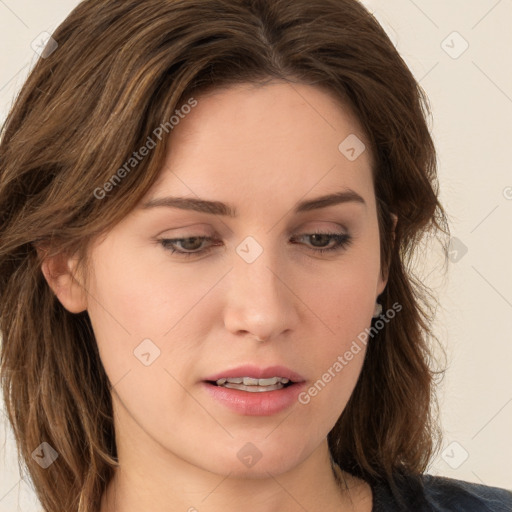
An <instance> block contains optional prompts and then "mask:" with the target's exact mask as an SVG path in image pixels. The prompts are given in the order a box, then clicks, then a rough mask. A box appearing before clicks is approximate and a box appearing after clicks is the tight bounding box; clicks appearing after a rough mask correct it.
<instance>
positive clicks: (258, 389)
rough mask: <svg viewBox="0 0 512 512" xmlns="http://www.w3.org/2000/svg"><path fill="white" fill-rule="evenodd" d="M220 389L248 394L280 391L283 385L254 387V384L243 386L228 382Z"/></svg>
mask: <svg viewBox="0 0 512 512" xmlns="http://www.w3.org/2000/svg"><path fill="white" fill-rule="evenodd" d="M221 387H223V388H231V389H239V390H241V391H249V392H250V393H259V392H262V391H275V390H276V389H282V388H283V387H284V385H283V384H281V383H280V382H279V383H277V384H274V385H273V386H255V385H254V384H252V385H249V386H245V385H244V384H231V383H230V382H226V383H225V384H223V385H222V386H221Z"/></svg>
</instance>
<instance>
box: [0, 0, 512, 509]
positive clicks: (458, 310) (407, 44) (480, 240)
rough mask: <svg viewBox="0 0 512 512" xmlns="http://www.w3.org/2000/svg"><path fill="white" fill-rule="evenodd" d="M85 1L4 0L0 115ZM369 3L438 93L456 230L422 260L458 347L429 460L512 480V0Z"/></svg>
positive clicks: (453, 346)
mask: <svg viewBox="0 0 512 512" xmlns="http://www.w3.org/2000/svg"><path fill="white" fill-rule="evenodd" d="M77 3H78V2H77V1H73V0H45V1H43V2H42V1H36V0H0V43H1V47H2V52H1V55H0V121H1V122H3V120H4V118H5V115H6V112H7V110H8V109H9V106H10V105H11V103H12V101H13V98H14V97H15V95H16V93H17V91H18V90H19V88H20V86H21V85H22V83H23V80H24V79H25V77H26V76H27V73H28V71H29V69H30V67H31V66H32V65H33V64H34V62H35V60H36V58H37V56H36V54H35V53H34V51H33V50H32V48H31V44H32V42H33V41H34V40H37V38H38V36H39V34H40V33H41V32H44V31H47V32H50V33H51V32H52V31H53V30H54V29H55V28H56V26H57V25H58V24H59V23H60V22H61V21H62V20H63V19H64V18H65V16H66V15H67V14H68V13H69V11H70V10H71V9H72V8H73V7H74V6H75V5H77ZM364 4H365V5H367V6H368V7H369V8H370V9H371V10H372V11H373V12H374V13H375V15H376V16H377V18H378V19H379V21H381V23H382V24H383V25H384V28H385V29H386V30H387V31H388V33H389V35H390V37H391V39H392V40H393V42H394V43H395V45H396V46H397V48H398V50H399V52H400V53H401V55H402V56H403V58H404V60H405V61H406V62H407V64H408V65H409V66H410V68H411V69H412V71H413V73H414V74H415V76H416V77H417V79H418V80H419V81H420V83H421V85H422V87H423V88H424V89H425V91H426V92H427V94H428V96H429V98H430V103H431V107H432V110H433V122H432V131H433V134H434V138H435V141H436V144H437V148H438V152H439V165H440V182H441V190H442V196H441V199H442V201H443V202H444V205H445V207H446V209H447V211H448V214H449V217H450V221H451V229H452V235H453V237H454V240H453V245H452V248H453V251H452V262H451V263H450V268H449V272H448V278H447V279H443V278H442V275H441V273H440V268H439V266H438V258H436V254H435V251H433V252H432V253H431V255H430V256H429V258H428V261H427V263H426V266H425V267H424V269H422V270H421V272H422V274H423V275H425V276H427V281H428V282H429V283H430V284H431V285H433V286H434V287H435V288H436V289H437V290H438V293H439V294H440V303H441V309H440V310H439V312H438V318H437V321H436V332H437V334H438V336H439V338H440V339H441V341H442V342H443V344H444V345H445V346H446V348H447V352H448V356H449V368H448V371H447V374H446V377H445V379H444V381H443V384H442V388H441V390H440V398H441V406H442V411H441V412H442V420H443V428H444V432H445V440H444V443H443V451H442V452H441V453H440V455H439V456H438V457H437V458H436V459H435V460H434V461H433V463H432V467H431V469H430V471H429V472H430V473H433V474H441V475H446V476H449V477H453V478H458V479H463V480H469V481H472V482H482V483H485V484H487V485H495V486H500V487H508V488H509V489H512V443H511V442H510V432H512V376H511V371H510V368H511V366H512V335H511V332H512V265H511V263H510V261H511V257H510V254H511V250H512V234H511V220H512V166H511V164H510V146H511V143H512V127H511V120H512V65H511V64H512V62H511V59H512V55H511V53H512V32H510V26H511V24H512V1H511V0H478V1H471V2H469V1H467V0H448V1H441V0H422V1H421V0H415V1H413V0H388V1H386V2H378V1H377V0H367V1H365V2H364ZM454 32H457V34H454ZM466 46H468V47H467V49H466ZM464 50H465V51H464ZM466 250H467V252H465V251H466ZM17 507H19V508H17ZM13 510H19V511H21V512H32V511H35V510H38V508H37V500H35V498H34V495H33V491H31V489H30V485H29V483H28V482H27V481H25V480H24V479H22V478H20V475H19V473H18V471H17V462H16V458H15V447H14V444H13V440H12V434H11V432H10V431H9V430H8V429H6V428H5V421H4V416H3V413H2V410H1V409H0V512H7V511H9V512H12V511H13Z"/></svg>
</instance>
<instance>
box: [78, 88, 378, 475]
mask: <svg viewBox="0 0 512 512" xmlns="http://www.w3.org/2000/svg"><path fill="white" fill-rule="evenodd" d="M197 101H198V104H197V106H196V107H195V108H194V109H192V111H191V112H190V113H189V114H188V115H187V116H186V117H185V118H184V119H182V120H181V121H180V123H179V125H177V126H175V128H174V130H173V132H172V136H171V139H170V151H169V152H168V157H167V161H166V162H165V166H164V167H163V169H162V171H161V174H160V176H159V179H158V181H157V183H155V185H154V186H153V188H152V189H151V190H150V192H149V193H148V194H147V195H146V196H145V197H144V198H143V200H142V201H141V202H140V204H139V206H138V207H137V208H136V209H135V210H133V211H132V213H131V214H130V215H129V216H127V217H126V218H125V219H124V220H123V221H122V222H121V223H120V224H118V225H116V226H115V227H114V228H113V229H112V230H111V231H109V232H108V233H107V235H106V236H105V237H102V238H101V239H98V240H97V241H96V243H95V244H94V245H93V246H92V247H91V252H90V255H91V262H92V271H91V274H90V275H89V276H87V277H88V280H87V284H88V294H87V297H86V299H85V300H86V306H85V307H86V309H87V311H88V314H89V316H90V318H91V322H92V325H93V328H94V333H95V336H96V339H97V343H98V347H99V352H100V356H101V359H102V361H103V365H104V367H105V370H106V373H107V375H108V377H109V379H110V381H111V383H112V384H113V389H112V396H113V403H114V409H115V416H116V433H117V436H118V437H119V438H120V436H124V438H125V439H130V440H132V441H136V443H137V446H139V447H143V448H141V449H140V452H139V456H142V455H141V454H150V453H151V456H152V457H153V456H157V457H158V458H159V460H162V459H165V460H167V459H168V460H169V461H172V460H178V459H179V460H180V461H185V462H186V463H189V464H192V465H194V466H197V467H200V468H202V469H205V470H207V471H210V472H213V473H218V474H224V475H227V474H228V473H231V474H232V475H237V474H240V475H244V474H247V475H249V476H250V477H254V478H257V477H258V476H260V477H261V476H264V475H266V474H267V472H271V473H272V474H279V473H282V472H284V471H287V470H289V469H290V468H293V467H294V466H296V465H298V464H300V463H301V462H302V461H304V460H305V459H306V458H307V457H308V456H310V455H311V454H312V453H313V452H315V450H317V449H318V447H319V446H320V445H322V443H325V439H326V436H327V434H328V433H329V431H330V430H331V429H332V427H333V426H334V424H335V422H336V420H337V419H338V417H339V416H340V414H341V413H342V411H343V409H344V407H345V405H346V403H347V401H348V399H349V397H350V395H351V393H352V391H353V389H354V386H355V385H356V382H357V379H358V377H359V374H360V371H361V367H362V363H363V358H364V354H365V347H364V345H361V344H360V346H361V347H362V349H361V350H360V351H359V352H357V353H354V352H355V351H353V353H352V356H353V357H352V358H351V360H349V361H347V360H346V358H344V361H345V363H346V364H343V365H342V366H343V367H342V369H339V361H340V359H339V356H341V357H343V356H344V354H345V353H346V352H347V351H349V350H350V347H351V346H353V342H354V340H356V339H357V336H358V335H359V334H360V333H361V332H362V331H364V330H365V328H368V327H369V326H370V323H371V318H372V315H373V312H374V308H375V301H376V299H377V296H378V295H379V294H380V293H381V292H382V291H383V289H384V287H385V285H386V282H385V280H383V279H382V277H381V274H380V270H381V269H380V260H379V232H378V224H377V213H376V201H375V195H374V188H373V182H372V174H371V157H370V154H369V151H368V150H363V151H362V153H360V151H361V149H362V147H363V146H361V145H360V144H361V141H364V140H365V138H364V135H363V133H362V131H361V129H360V126H359V124H358V123H357V120H356V119H355V118H354V117H353V115H352V114H351V113H350V112H349V111H348V110H347V109H345V108H343V107H342V106H341V105H340V104H338V103H337V102H336V101H335V100H334V99H333V98H332V97H331V96H329V94H327V93H326V92H324V91H322V90H321V89H317V88H314V87H311V86H306V85H293V86H292V85H290V84H286V83H281V82H277V83H270V84H267V85H265V86H259V87H256V86H252V85H243V86H242V85H239V86H235V87H232V88H229V89H225V90H217V91H216V92H214V93H210V94H208V95H204V96H201V97H198V98H197ZM354 135H356V136H357V137H358V139H359V142H358V140H357V139H355V138H354ZM349 136H351V138H350V139H348V142H345V143H344V145H342V149H341V150H340V149H339V146H340V143H342V142H343V141H344V140H345V139H346V138H347V137H349ZM354 141H355V142H354ZM350 142H351V144H350ZM354 144H355V145H354ZM347 147H348V148H350V147H354V148H355V151H350V149H347ZM359 153H360V154H359ZM358 154H359V155H358ZM349 157H350V158H349ZM354 157H357V158H354ZM120 186H122V184H121V185H120ZM348 191H352V195H348V196H347V197H346V198H345V199H346V200H345V201H338V202H331V203H328V202H324V203H321V204H318V203H317V204H309V207H307V206H305V205H307V203H309V202H310V201H313V200H315V199H318V198H320V197H322V196H327V195H331V194H339V193H343V192H345V193H346V192H348ZM358 196H359V197H360V199H359V200H356V199H354V198H357V197H358ZM170 197H172V198H176V197H182V198H188V199H196V200H197V199H201V200H207V201H214V202H215V204H214V205H213V206H212V205H210V207H209V208H210V209H209V210H208V208H206V209H205V208H204V207H203V208H202V209H203V211H199V210H201V208H198V209H196V210H192V209H182V208H179V207H178V205H177V204H176V202H174V203H173V205H171V202H170V201H169V200H168V199H167V204H165V203H166V200H165V198H170ZM220 203H224V204H225V205H227V206H226V210H227V209H228V207H229V209H231V213H233V216H231V215H227V214H226V213H227V211H223V212H221V211H217V210H216V209H214V207H217V208H218V206H219V204H220ZM181 205H182V206H184V203H182V204H181ZM300 205H302V208H300V207H299V206H300ZM189 206H190V205H189ZM206 210H208V211H206ZM165 240H166V241H165ZM173 251H175V252H173ZM337 361H338V365H336V362H337ZM326 373H330V379H329V378H328V377H325V374H326ZM243 376H245V377H252V378H271V377H274V376H275V377H284V379H289V380H290V381H291V382H292V384H291V385H290V383H288V384H287V385H286V386H284V384H285V383H286V380H284V381H283V380H278V381H277V382H276V383H274V384H272V382H273V381H264V382H260V381H258V386H255V387H253V388H252V390H250V389H249V390H248V389H245V388H244V387H243V386H241V385H240V384H237V383H236V382H232V383H231V386H232V387H225V386H218V385H217V384H216V383H213V384H212V383H210V382H206V381H215V380H216V379H220V378H223V377H224V378H227V377H233V378H236V377H243ZM319 379H320V380H321V381H322V383H323V385H322V384H321V385H319V384H318V381H319ZM253 382H254V381H249V383H248V384H247V386H252V385H254V384H253ZM315 383H317V385H316V388H315ZM259 384H263V385H269V386H271V388H260V387H259ZM256 387H258V389H257V390H256ZM312 388H314V389H316V392H315V391H310V390H311V389H312ZM267 390H268V391H267ZM127 444H128V443H127ZM133 444H135V443H133ZM251 457H252V459H254V460H256V459H259V460H258V461H257V464H254V465H253V467H251V462H250V460H252V459H250V458H251Z"/></svg>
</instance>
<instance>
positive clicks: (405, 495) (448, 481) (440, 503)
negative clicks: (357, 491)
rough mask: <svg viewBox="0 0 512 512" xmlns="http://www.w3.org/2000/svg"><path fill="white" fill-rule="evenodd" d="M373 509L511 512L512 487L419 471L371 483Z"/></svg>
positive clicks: (381, 511) (378, 510)
mask: <svg viewBox="0 0 512 512" xmlns="http://www.w3.org/2000/svg"><path fill="white" fill-rule="evenodd" d="M372 490H373V492H374V508H373V512H388V511H391V510H393V511H396V510H404V511H405V510H414V511H417V512H459V511H460V512H462V511H464V512H511V511H512V491H510V490H507V489H501V488H498V487H491V486H488V485H483V484H476V483H472V482H466V481H463V480H456V479H454V478H448V477H443V476H433V475H428V474H425V475H419V476H416V477H415V476H407V477H400V478H399V479H397V487H396V489H395V491H393V490H392V489H391V487H390V486H389V485H387V484H384V483H380V484H377V485H375V486H373V487H372Z"/></svg>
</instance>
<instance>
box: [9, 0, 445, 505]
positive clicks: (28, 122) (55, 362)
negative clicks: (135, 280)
mask: <svg viewBox="0 0 512 512" xmlns="http://www.w3.org/2000/svg"><path fill="white" fill-rule="evenodd" d="M53 38H54V39H55V40H56V41H57V43H58V47H57V48H56V49H55V50H54V51H53V53H50V52H49V51H48V52H47V54H46V55H43V58H41V59H39V61H38V62H37V64H36V65H35V67H34V69H33V70H32V72H31V74H30V76H29V78H28V79H27V81H26V83H25V84H24V86H23V88H22V90H21V92H20V94H19V96H18V98H17V100H16V102H15V104H14V106H13V108H12V110H11V112H10V114H9V116H8V118H7V120H6V122H5V124H4V126H3V128H2V138H1V141H0V328H1V333H2V335H3V343H2V346H1V353H0V355H1V368H0V370H1V380H2V390H3V395H4V399H5V404H6V410H7V413H8V417H9V421H10V423H11V425H12V428H13V431H14V435H15V438H16V441H17V446H18V455H19V457H20V460H21V458H22V459H23V460H24V461H25V463H26V466H27V468H28V471H29V473H30V476H31V478H32V481H33V483H34V486H35V489H36V492H37V495H38V497H39V499H40V501H41V503H42V505H43V507H44V509H45V511H47V512H61V511H62V510H66V511H79V512H85V511H91V510H93V511H95V510H97V509H98V508H99V504H100V498H101V495H102V493H103V491H104V489H105V487H106V484H107V483H108V481H109V480H110V478H111V477H112V475H113V471H114V467H115V465H116V458H117V453H116V445H115V432H114V425H113V418H112V404H111V396H110V387H111V383H110V382H109V380H108V377H107V375H106V373H105V371H104V368H103V366H102V363H101V360H100V357H99V354H98V350H97V346H96V342H95V338H94V334H93V330H92V326H91V323H90V320H89V317H88V315H87V312H86V311H85V312H82V313H77V314H73V313H70V312H69V311H67V310H66V309H65V308H64V307H63V306H62V305H61V304H60V302H59V301H58V299H57V298H56V296H55V294H54V293H53V292H52V291H51V289H50V287H49V286H48V284H47V282H46V280H45V278H44V276H43V274H42V272H41V263H42V256H39V255H38V253H37V251H36V246H39V247H45V248H46V249H47V254H46V256H47V257H51V256H52V255H56V254H75V253H77V254H79V256H80V262H81V263H82V264H83V265H86V263H87V248H88V247H89V244H90V242H91V241H92V240H93V239H94V238H95V237H97V236H98V235H100V234H101V233H104V232H106V230H108V229H110V228H111V227H112V226H114V225H115V223H116V222H118V221H120V220H121V219H123V218H124V217H125V216H126V215H127V214H128V213H129V212H130V211H131V210H132V209H133V207H134V206H135V205H136V204H137V202H138V201H140V199H141V198H142V197H143V195H144V194H145V193H146V192H147V191H148V190H149V187H150V186H151V185H152V184H153V183H154V182H155V180H156V178H157V176H158V174H159V172H160V169H161V167H162V162H163V159H164V157H165V153H166V147H167V140H168V137H165V138H164V139H163V140H162V142H161V143H158V144H157V145H156V147H155V148H154V149H153V150H152V151H151V152H150V153H149V154H148V155H147V157H146V158H144V159H143V160H141V161H140V163H138V165H137V166H135V167H134V168H133V169H131V170H130V172H129V173H127V175H126V176H125V177H124V179H123V181H122V183H119V184H118V185H117V186H115V187H111V190H110V191H109V192H108V193H106V194H105V197H103V198H102V199H98V198H97V197H96V196H95V194H94V191H95V190H97V189H98V188H102V187H104V184H105V183H107V182H109V180H111V178H112V176H113V175H114V174H116V172H117V171H118V169H119V168H120V167H121V166H122V165H123V163H124V162H126V161H127V160H129V159H130V157H131V156H132V154H133V152H134V150H136V149H138V148H140V147H142V146H143V145H144V144H145V143H146V141H147V140H148V137H149V136H151V134H152V133H154V130H155V128H156V127H158V126H161V125H162V123H165V122H167V121H168V120H169V119H170V118H171V116H172V115H173V114H175V111H176V109H177V108H178V107H179V106H180V105H181V104H183V103H184V102H186V101H187V100H189V99H190V98H191V97H192V95H195V96H196V97H197V96H198V95H199V94H200V93H201V92H203V91H206V90H210V89H216V88H219V87H224V86H229V85H230V84H236V83H247V82H253V83H261V82H263V81H265V80H268V79H281V80H287V81H290V82H299V83H304V84H310V85H316V86H318V87H323V88H324V89H325V90H328V91H329V92H330V93H331V94H332V95H334V96H335V97H336V98H339V100H340V101H342V102H344V103H345V104H347V105H350V107H351V108H352V109H353V111H354V112H355V113H356V115H357V117H358V119H359V121H360V122H361V125H362V127H363V128H364V131H365V134H366V136H367V139H368V141H369V146H370V148H369V149H370V150H371V152H372V155H373V156H374V162H375V165H374V168H373V169H372V172H373V177H374V185H375V194H376V197H377V209H378V221H379V230H380V243H381V249H380V251H381V262H382V269H383V271H384V270H389V280H388V284H387V286H386V288H385V290H384V292H383V293H382V294H381V296H380V298H379V299H380V300H379V302H381V303H382V305H383V308H384V311H385V310H387V309H388V308H390V307H391V305H392V304H393V303H399V304H400V305H401V308H402V309H401V311H400V313H399V314H398V315H397V318H396V319H394V320H390V321H389V322H388V323H387V324H386V325H385V327H384V328H383V329H380V330H379V331H378V332H377V333H376V334H375V336H373V337H372V339H371V340H370V341H369V343H368V349H367V355H366V359H365V362H364V366H363V369H362V372H361V375H360V378H359V380H358V383H357V385H356V388H355V390H354V392H353V395H352V396H351V398H350V401H349V403H348V405H347V407H346V409H345V410H344V412H343V413H342V415H341V417H340V418H339V420H338V422H337V424H336V425H335V427H334V429H333V430H332V431H331V432H330V434H329V436H328V441H329V447H330V450H331V454H332V457H333V459H334V460H335V461H336V462H337V463H338V464H339V465H340V466H341V467H342V468H344V469H345V470H347V471H349V472H351V473H353V474H355V475H357V476H360V477H362V478H364V479H366V480H367V481H369V482H371V481H378V480H386V481H388V482H392V481H393V477H394V476H396V475H397V474H401V473H413V474H419V473H421V472H423V471H424V470H425V469H426V467H427V463H428V461H429V458H430V457H431V456H432V454H433V452H434V450H435V449H436V440H437V441H438V440H439V439H440V429H439V426H438V425H437V419H436V414H435V413H436V412H437V410H438V409H437V405H436V401H435V396H434V394H433V389H434V383H435V375H436V372H435V370H434V368H433V366H432V362H433V361H434V360H433V358H432V347H431V340H437V339H436V337H435V336H434V335H433V333H432V326H431V323H430V322H431V321H432V318H433V307H432V305H433V303H434V300H435V299H434V298H433V296H432V293H431V291H430V290H429V289H428V288H427V287H426V286H424V285H423V284H422V283H421V282H419V280H418V279H417V278H416V277H415V275H414V273H413V269H412V266H411V263H412V261H413V255H414V252H415V249H416V248H417V247H418V244H419V243H420V241H421V240H422V239H423V236H424V235H425V234H427V233H436V234H439V232H442V233H444V234H448V224H447V221H446V215H445V213H444V211H443V208H442V206H441V204H440V203H439V201H438V190H437V176H436V154H435V148H434V145H433V141H432V139H431V136H430V134H429V129H428V126H427V123H426V116H427V114H430V110H429V107H428V100H427V98H426V96H425V94H424V92H423V90H422V89H421V87H420V86H419V84H418V83H417V82H416V81H415V79H414V77H413V75H412V74H411V72H410V71H409V69H408V68H407V66H406V64H405V63H404V61H403V60H402V58H401V57H400V55H399V54H398V52H397V51H396V49H395V47H394V46H393V44H392V43H391V42H390V40H389V38H388V37H387V35H386V33H385V32H384V30H383V29H382V27H381V26H380V25H379V24H378V22H377V21H376V20H375V18H374V17H373V16H372V15H371V14H370V13H369V12H368V11H367V10H366V9H365V8H364V7H363V6H362V5H360V4H359V3H358V2H357V1H355V0H173V1H165V0H145V1H143V2H141V1H140V0H108V1H107V0H87V1H84V2H82V3H81V4H79V5H78V7H77V8H76V9H75V10H74V11H73V12H72V13H71V14H70V15H69V17H68V18H67V19H66V20H65V21H64V22H63V23H62V25H61V26H60V27H59V28H58V29H57V30H56V32H55V33H54V35H53ZM166 132H168V133H169V134H170V133H171V131H170V129H169V127H168V129H167V130H166ZM166 135H167V133H166ZM340 142H341V141H340ZM390 212H393V213H395V214H396V215H398V223H397V226H396V232H395V237H394V243H393V237H392V220H391V216H390ZM443 249H444V254H445V256H446V254H447V251H446V243H444V244H443ZM84 268H85V267H84ZM43 441H45V442H47V443H49V444H50V445H51V446H52V447H53V448H54V449H55V450H56V452H57V453H58V454H59V457H58V458H57V460H56V461H55V462H54V463H53V464H52V465H51V466H50V467H48V468H47V469H43V468H41V467H40V466H39V464H37V462H36V461H35V460H34V459H33V458H32V456H31V453H32V452H33V451H34V450H35V449H36V448H37V447H38V446H39V445H40V444H41V443H42V442H43Z"/></svg>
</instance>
